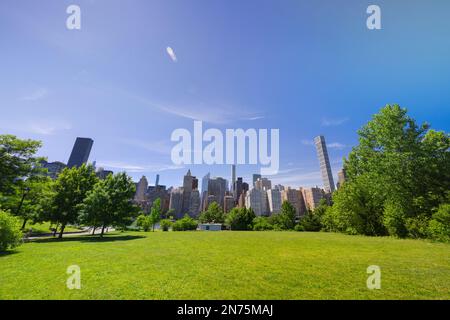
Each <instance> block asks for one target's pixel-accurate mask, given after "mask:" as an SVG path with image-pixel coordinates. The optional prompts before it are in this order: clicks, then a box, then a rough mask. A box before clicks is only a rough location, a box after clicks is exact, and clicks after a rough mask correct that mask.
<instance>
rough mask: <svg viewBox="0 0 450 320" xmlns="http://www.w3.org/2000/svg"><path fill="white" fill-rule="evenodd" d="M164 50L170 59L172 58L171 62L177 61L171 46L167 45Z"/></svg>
mask: <svg viewBox="0 0 450 320" xmlns="http://www.w3.org/2000/svg"><path fill="white" fill-rule="evenodd" d="M166 52H167V54H168V55H169V57H170V59H172V61H173V62H177V61H178V59H177V56H176V54H175V51H174V50H173V49H172V48H171V47H167V48H166Z"/></svg>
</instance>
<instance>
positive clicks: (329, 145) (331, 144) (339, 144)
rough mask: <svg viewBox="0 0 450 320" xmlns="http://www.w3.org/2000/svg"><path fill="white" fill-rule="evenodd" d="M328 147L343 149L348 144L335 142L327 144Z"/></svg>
mask: <svg viewBox="0 0 450 320" xmlns="http://www.w3.org/2000/svg"><path fill="white" fill-rule="evenodd" d="M327 147H328V148H330V149H337V150H342V149H344V148H346V147H347V146H346V145H345V144H343V143H339V142H333V143H329V144H327Z"/></svg>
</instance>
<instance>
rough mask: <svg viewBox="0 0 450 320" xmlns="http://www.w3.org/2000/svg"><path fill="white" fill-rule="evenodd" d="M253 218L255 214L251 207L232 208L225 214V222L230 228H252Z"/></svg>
mask: <svg viewBox="0 0 450 320" xmlns="http://www.w3.org/2000/svg"><path fill="white" fill-rule="evenodd" d="M255 218H256V215H255V213H254V212H253V210H252V209H247V208H233V209H231V211H230V212H229V213H228V214H227V216H226V218H225V223H226V224H227V225H228V226H229V227H230V229H231V230H252V229H253V220H254V219H255Z"/></svg>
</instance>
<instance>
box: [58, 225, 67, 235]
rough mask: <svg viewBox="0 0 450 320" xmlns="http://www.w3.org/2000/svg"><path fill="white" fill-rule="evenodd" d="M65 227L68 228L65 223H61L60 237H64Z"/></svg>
mask: <svg viewBox="0 0 450 320" xmlns="http://www.w3.org/2000/svg"><path fill="white" fill-rule="evenodd" d="M65 228H66V225H65V224H63V225H61V231H60V232H59V236H58V238H59V239H62V237H63V233H64V229H65Z"/></svg>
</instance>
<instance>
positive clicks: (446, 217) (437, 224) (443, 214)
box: [427, 203, 450, 242]
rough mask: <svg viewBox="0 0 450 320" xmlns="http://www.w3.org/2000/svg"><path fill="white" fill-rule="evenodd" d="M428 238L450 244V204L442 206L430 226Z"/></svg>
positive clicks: (434, 215)
mask: <svg viewBox="0 0 450 320" xmlns="http://www.w3.org/2000/svg"><path fill="white" fill-rule="evenodd" d="M427 231H428V236H429V237H430V238H431V239H434V240H437V241H442V242H450V204H448V203H446V204H442V205H440V206H439V208H438V210H437V212H436V213H434V214H433V217H432V219H431V221H430V223H429V224H428V230H427Z"/></svg>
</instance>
